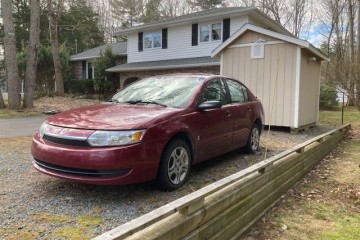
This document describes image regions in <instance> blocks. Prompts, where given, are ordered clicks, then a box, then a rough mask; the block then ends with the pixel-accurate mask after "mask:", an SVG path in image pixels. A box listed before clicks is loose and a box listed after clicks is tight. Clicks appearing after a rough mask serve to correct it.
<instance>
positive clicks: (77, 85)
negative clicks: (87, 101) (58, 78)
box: [64, 79, 94, 95]
mask: <svg viewBox="0 0 360 240" xmlns="http://www.w3.org/2000/svg"><path fill="white" fill-rule="evenodd" d="M64 84H65V91H66V92H67V93H72V94H84V95H85V94H93V93H94V82H93V81H92V80H89V79H86V80H67V81H65V83H64Z"/></svg>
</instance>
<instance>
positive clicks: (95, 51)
mask: <svg viewBox="0 0 360 240" xmlns="http://www.w3.org/2000/svg"><path fill="white" fill-rule="evenodd" d="M107 47H111V50H112V53H113V54H114V55H116V56H126V55H127V42H116V43H112V44H105V45H102V46H100V47H96V48H92V49H89V50H86V51H84V52H81V53H78V54H75V55H72V56H70V61H82V60H88V59H93V58H98V57H99V56H100V53H101V51H105V49H106V48H107Z"/></svg>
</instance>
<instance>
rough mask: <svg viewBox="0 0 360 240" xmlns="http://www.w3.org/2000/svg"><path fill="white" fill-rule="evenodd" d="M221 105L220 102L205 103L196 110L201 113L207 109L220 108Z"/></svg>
mask: <svg viewBox="0 0 360 240" xmlns="http://www.w3.org/2000/svg"><path fill="white" fill-rule="evenodd" d="M221 107H222V104H221V102H220V101H206V102H203V103H201V104H200V105H199V106H198V109H199V110H201V111H204V110H207V109H215V108H221Z"/></svg>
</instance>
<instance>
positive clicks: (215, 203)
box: [94, 125, 350, 240]
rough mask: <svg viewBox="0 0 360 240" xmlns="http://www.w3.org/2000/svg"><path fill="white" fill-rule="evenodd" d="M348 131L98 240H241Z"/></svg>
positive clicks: (312, 142)
mask: <svg viewBox="0 0 360 240" xmlns="http://www.w3.org/2000/svg"><path fill="white" fill-rule="evenodd" d="M349 127H350V125H346V126H343V127H341V128H339V129H336V130H333V131H330V132H328V133H325V134H323V135H320V136H318V137H315V138H313V139H311V140H309V141H306V142H304V143H302V144H300V145H298V146H296V147H293V148H291V149H289V150H287V151H284V152H282V153H280V154H278V155H276V156H273V157H271V158H268V159H266V160H264V161H262V162H259V163H257V164H255V165H253V166H251V167H249V168H247V169H245V170H242V171H240V172H237V173H235V174H233V175H231V176H229V177H226V178H224V179H222V180H220V181H217V182H215V183H212V184H210V185H208V186H206V187H204V188H202V189H200V190H198V191H196V192H193V193H191V194H189V195H187V196H184V197H182V198H180V199H178V200H175V201H173V202H171V203H169V204H166V205H164V206H162V207H160V208H158V209H156V210H154V211H152V212H150V213H148V214H145V215H143V216H141V217H139V218H137V219H134V220H132V221H130V222H128V223H126V224H123V225H121V226H119V227H117V228H115V229H113V230H110V231H109V232H106V233H104V234H102V235H100V236H98V237H96V238H94V239H96V240H100V239H101V240H110V239H111V240H114V239H139V240H140V239H141V240H145V239H164V240H169V239H171V240H173V239H189V240H190V239H191V240H192V239H222V240H223V239H237V238H238V237H239V236H241V234H242V233H243V232H244V231H246V230H247V229H248V228H249V227H250V226H251V225H252V224H253V223H254V222H256V221H257V220H258V219H259V218H260V217H261V216H262V215H263V214H264V213H265V212H266V211H267V210H268V209H269V208H270V207H272V206H273V205H274V204H275V203H276V202H277V200H278V199H279V198H280V197H281V195H283V194H284V193H285V192H286V191H287V190H288V189H289V188H290V187H292V186H293V185H294V184H295V183H297V182H298V181H299V180H301V179H302V178H303V176H304V175H305V174H306V173H307V172H308V171H310V170H311V169H312V168H313V167H314V165H316V164H317V163H318V161H319V160H321V159H322V158H323V157H324V156H325V155H326V154H327V153H329V152H330V151H331V150H333V149H334V148H335V147H336V146H337V144H338V143H339V142H340V141H341V139H342V138H343V137H344V134H345V132H346V130H347V129H348V128H349Z"/></svg>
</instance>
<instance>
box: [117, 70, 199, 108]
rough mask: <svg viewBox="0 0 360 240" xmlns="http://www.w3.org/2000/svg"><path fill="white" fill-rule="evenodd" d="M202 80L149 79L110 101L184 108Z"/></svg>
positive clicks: (121, 92)
mask: <svg viewBox="0 0 360 240" xmlns="http://www.w3.org/2000/svg"><path fill="white" fill-rule="evenodd" d="M204 79H205V78H204V77H196V76H195V77H192V76H156V77H149V78H146V79H143V80H140V81H138V82H135V83H133V84H131V85H130V86H128V87H127V88H125V89H123V90H121V91H120V92H118V93H117V94H115V95H114V96H113V97H112V98H111V101H112V102H119V103H129V104H156V105H160V106H164V107H166V106H168V107H174V108H184V107H185V106H186V105H187V104H188V102H189V100H190V98H191V96H192V95H193V94H194V92H195V91H196V90H197V89H198V88H199V86H200V85H201V83H202V82H203V81H204Z"/></svg>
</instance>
